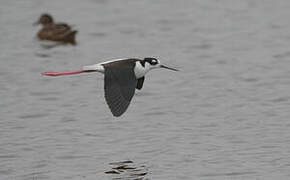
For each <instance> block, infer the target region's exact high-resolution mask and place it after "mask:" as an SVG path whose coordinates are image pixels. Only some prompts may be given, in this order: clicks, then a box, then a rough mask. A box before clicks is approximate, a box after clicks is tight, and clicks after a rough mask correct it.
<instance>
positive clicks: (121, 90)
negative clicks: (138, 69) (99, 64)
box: [105, 66, 137, 117]
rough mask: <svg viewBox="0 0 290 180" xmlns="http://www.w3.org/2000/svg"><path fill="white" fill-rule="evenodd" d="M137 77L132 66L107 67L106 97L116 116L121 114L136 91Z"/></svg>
mask: <svg viewBox="0 0 290 180" xmlns="http://www.w3.org/2000/svg"><path fill="white" fill-rule="evenodd" d="M136 85H137V79H136V77H135V74H134V69H133V68H130V67H123V68H117V67H108V66H107V67H105V99H106V101H107V104H108V106H109V108H110V110H111V112H112V113H113V115H114V116H117V117H118V116H121V115H122V114H123V113H124V112H125V111H126V110H127V108H128V106H129V104H130V101H131V99H132V97H133V96H134V93H135V88H136Z"/></svg>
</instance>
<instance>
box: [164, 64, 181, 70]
mask: <svg viewBox="0 0 290 180" xmlns="http://www.w3.org/2000/svg"><path fill="white" fill-rule="evenodd" d="M160 67H161V68H165V69H170V70H172V71H179V70H178V69H174V68H171V67H167V66H164V65H160Z"/></svg>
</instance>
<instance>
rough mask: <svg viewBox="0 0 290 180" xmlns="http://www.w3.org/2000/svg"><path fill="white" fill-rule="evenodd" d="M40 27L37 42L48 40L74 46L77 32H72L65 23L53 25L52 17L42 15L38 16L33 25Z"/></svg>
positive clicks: (45, 14)
mask: <svg viewBox="0 0 290 180" xmlns="http://www.w3.org/2000/svg"><path fill="white" fill-rule="evenodd" d="M39 24H41V25H42V29H40V30H39V31H38V33H37V37H38V39H39V40H49V41H54V42H60V43H64V44H67V43H68V44H72V45H76V41H75V36H76V34H77V32H78V31H77V30H72V27H71V26H70V25H68V24H66V23H54V20H53V17H52V16H51V15H50V14H47V13H44V14H42V15H41V16H40V18H39V19H38V21H37V22H35V23H34V25H39Z"/></svg>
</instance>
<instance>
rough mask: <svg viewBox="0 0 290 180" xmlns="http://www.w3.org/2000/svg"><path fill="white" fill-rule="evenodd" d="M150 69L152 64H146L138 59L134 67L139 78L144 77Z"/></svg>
mask: <svg viewBox="0 0 290 180" xmlns="http://www.w3.org/2000/svg"><path fill="white" fill-rule="evenodd" d="M149 70H150V66H149V64H147V63H144V66H143V65H142V64H141V62H140V61H136V65H135V67H134V72H135V76H136V78H137V79H139V78H141V77H144V76H145V74H146V73H147V72H148V71H149Z"/></svg>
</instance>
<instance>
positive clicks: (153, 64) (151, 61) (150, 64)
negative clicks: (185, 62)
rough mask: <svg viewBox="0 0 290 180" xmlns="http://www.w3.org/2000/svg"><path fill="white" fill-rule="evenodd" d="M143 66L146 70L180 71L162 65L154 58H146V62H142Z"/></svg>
mask: <svg viewBox="0 0 290 180" xmlns="http://www.w3.org/2000/svg"><path fill="white" fill-rule="evenodd" d="M141 64H142V66H143V67H144V68H145V69H146V67H147V68H149V70H151V69H155V68H165V69H170V70H173V71H178V70H177V69H174V68H170V67H167V66H164V65H162V64H161V63H160V61H159V60H158V59H156V58H152V57H146V58H144V60H142V61H141Z"/></svg>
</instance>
